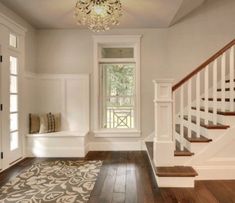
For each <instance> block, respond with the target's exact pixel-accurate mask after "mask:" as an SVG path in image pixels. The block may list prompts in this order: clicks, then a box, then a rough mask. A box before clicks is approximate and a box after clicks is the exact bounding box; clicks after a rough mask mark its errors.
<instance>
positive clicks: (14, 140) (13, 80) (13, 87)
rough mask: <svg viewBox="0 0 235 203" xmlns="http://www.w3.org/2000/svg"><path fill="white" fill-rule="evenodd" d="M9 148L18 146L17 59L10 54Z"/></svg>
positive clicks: (12, 148)
mask: <svg viewBox="0 0 235 203" xmlns="http://www.w3.org/2000/svg"><path fill="white" fill-rule="evenodd" d="M9 79H10V95H9V96H10V115H9V116H10V126H9V128H10V150H11V151H13V150H15V149H17V148H18V147H19V133H18V131H19V113H18V59H17V58H16V57H14V56H10V76H9Z"/></svg>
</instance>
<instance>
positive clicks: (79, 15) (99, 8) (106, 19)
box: [74, 0, 122, 32]
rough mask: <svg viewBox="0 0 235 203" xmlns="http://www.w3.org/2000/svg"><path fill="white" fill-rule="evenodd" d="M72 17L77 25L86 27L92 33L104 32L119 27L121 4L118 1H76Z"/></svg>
mask: <svg viewBox="0 0 235 203" xmlns="http://www.w3.org/2000/svg"><path fill="white" fill-rule="evenodd" d="M74 16H75V18H76V19H77V24H78V25H87V26H88V28H89V29H90V30H92V31H94V32H100V31H106V30H109V29H110V26H112V25H119V19H120V17H121V16H122V4H121V2H120V0H78V1H77V3H76V6H75V13H74Z"/></svg>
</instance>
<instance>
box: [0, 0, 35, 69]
mask: <svg viewBox="0 0 235 203" xmlns="http://www.w3.org/2000/svg"><path fill="white" fill-rule="evenodd" d="M0 13H2V14H4V15H6V16H7V17H9V18H11V19H12V20H14V21H15V22H17V23H18V24H20V25H21V26H23V27H25V28H26V29H27V33H26V36H25V52H26V55H25V70H27V71H31V72H34V71H35V58H36V39H35V36H36V30H35V29H34V28H33V26H31V25H30V24H29V23H27V22H26V21H25V20H24V19H22V18H21V17H20V16H18V15H17V14H15V13H14V12H13V11H11V10H10V9H8V8H7V7H5V6H4V5H3V4H2V3H1V2H0Z"/></svg>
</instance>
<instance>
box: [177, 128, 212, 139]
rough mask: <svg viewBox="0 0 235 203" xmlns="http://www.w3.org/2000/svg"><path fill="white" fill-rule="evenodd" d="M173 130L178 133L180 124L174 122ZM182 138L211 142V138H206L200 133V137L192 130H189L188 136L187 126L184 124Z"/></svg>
mask: <svg viewBox="0 0 235 203" xmlns="http://www.w3.org/2000/svg"><path fill="white" fill-rule="evenodd" d="M175 130H176V132H177V133H178V134H181V133H180V125H179V124H176V126H175ZM184 138H185V139H186V140H188V141H189V142H203V143H204V142H206V143H207V142H211V141H212V139H208V138H206V137H204V136H203V135H200V137H197V134H196V132H194V131H193V130H191V137H189V136H188V128H187V127H186V126H184Z"/></svg>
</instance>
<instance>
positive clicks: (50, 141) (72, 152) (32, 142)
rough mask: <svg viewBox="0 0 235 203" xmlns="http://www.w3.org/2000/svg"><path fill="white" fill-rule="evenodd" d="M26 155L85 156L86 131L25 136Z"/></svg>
mask: <svg viewBox="0 0 235 203" xmlns="http://www.w3.org/2000/svg"><path fill="white" fill-rule="evenodd" d="M26 146H27V147H26V150H27V152H26V153H27V156H28V157H85V155H86V154H87V152H88V132H78V131H61V132H53V133H45V134H28V135H27V136H26Z"/></svg>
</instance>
